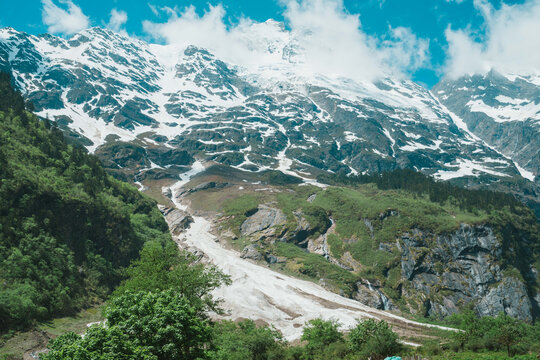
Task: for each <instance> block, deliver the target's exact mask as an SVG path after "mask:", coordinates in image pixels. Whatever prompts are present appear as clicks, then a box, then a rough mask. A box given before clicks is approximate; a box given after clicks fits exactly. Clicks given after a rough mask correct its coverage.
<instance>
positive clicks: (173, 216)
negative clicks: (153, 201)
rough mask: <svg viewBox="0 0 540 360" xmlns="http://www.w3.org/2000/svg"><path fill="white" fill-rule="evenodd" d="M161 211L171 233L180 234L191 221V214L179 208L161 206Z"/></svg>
mask: <svg viewBox="0 0 540 360" xmlns="http://www.w3.org/2000/svg"><path fill="white" fill-rule="evenodd" d="M161 212H162V213H163V216H165V220H166V221H167V224H168V225H169V230H170V231H171V233H172V234H173V235H180V234H181V233H182V232H183V231H184V230H186V229H187V228H189V226H190V225H191V223H192V222H193V218H192V217H191V215H189V214H188V213H187V212H185V211H182V210H179V209H174V208H163V209H162V210H161Z"/></svg>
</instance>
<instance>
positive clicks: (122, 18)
mask: <svg viewBox="0 0 540 360" xmlns="http://www.w3.org/2000/svg"><path fill="white" fill-rule="evenodd" d="M127 19H128V16H127V13H126V12H125V11H122V10H120V11H118V10H116V9H112V10H111V17H110V19H109V23H108V24H107V27H108V28H109V29H111V30H112V31H114V32H117V33H123V34H125V33H126V31H125V30H124V28H123V27H124V25H125V23H126V22H127Z"/></svg>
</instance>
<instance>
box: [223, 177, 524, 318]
mask: <svg viewBox="0 0 540 360" xmlns="http://www.w3.org/2000/svg"><path fill="white" fill-rule="evenodd" d="M275 189H277V190H279V192H265V191H258V192H255V191H248V192H247V194H246V192H245V191H244V192H243V193H242V194H241V195H240V194H238V195H239V196H236V197H234V198H229V199H228V200H227V202H226V203H224V205H223V209H222V212H223V213H224V214H225V215H228V216H231V218H230V219H229V220H228V226H229V227H230V228H231V229H232V230H233V231H235V232H236V233H237V234H238V233H239V228H240V226H241V224H242V222H243V221H245V219H246V212H248V211H249V210H252V209H254V208H256V207H257V206H258V205H259V204H261V203H264V204H268V205H269V206H274V207H277V208H279V209H281V210H282V211H283V212H284V214H285V215H286V216H287V219H288V221H287V224H286V225H285V227H286V228H288V229H289V230H290V231H294V229H295V228H296V227H297V222H296V218H295V216H294V215H293V212H296V211H298V210H300V211H301V212H302V215H303V217H304V218H305V219H306V220H307V221H308V222H309V223H310V225H311V227H312V228H315V229H316V231H315V232H314V233H313V234H312V235H311V237H312V238H316V237H317V236H319V235H320V234H321V233H323V232H324V230H325V229H327V228H328V227H329V226H330V224H329V222H328V219H329V218H330V217H331V218H332V219H333V220H334V222H335V225H336V227H335V233H333V234H328V235H327V242H328V245H329V250H330V253H331V255H332V256H333V257H334V258H336V259H338V260H340V259H341V258H342V257H343V256H344V254H345V253H347V252H348V253H350V254H351V256H352V258H353V259H354V260H355V261H357V262H358V264H359V268H360V269H361V270H360V273H353V272H348V271H346V270H344V269H342V268H340V267H339V266H336V265H335V264H332V263H331V262H329V261H327V260H326V259H324V258H323V257H322V256H320V255H317V254H308V253H307V252H306V251H305V250H303V249H301V248H299V247H297V246H296V245H295V244H293V243H290V244H284V243H276V244H274V245H269V244H265V243H263V244H260V245H261V246H263V247H267V248H269V250H270V251H272V252H273V253H274V254H275V255H279V256H284V257H286V258H287V259H288V260H287V264H286V265H285V266H281V269H278V270H281V271H287V272H289V273H291V274H294V275H296V276H300V277H307V278H309V279H312V280H314V281H319V280H320V279H324V281H325V282H326V283H327V284H330V285H331V286H332V287H335V288H336V289H341V290H343V291H344V293H345V294H349V293H351V291H350V289H351V284H352V283H353V279H356V278H357V277H362V278H366V279H369V280H372V279H373V280H378V281H379V283H380V284H381V286H382V287H383V288H384V291H385V293H386V294H387V295H388V296H389V297H391V298H392V299H393V301H394V303H395V304H396V305H398V306H399V307H400V308H403V309H406V308H407V306H406V304H405V303H403V301H404V300H403V299H400V295H399V291H398V290H397V289H398V287H399V285H400V284H401V283H402V278H401V266H400V258H401V256H400V252H401V251H400V249H399V244H400V242H401V237H402V236H403V234H404V233H406V232H411V230H412V229H420V230H421V231H423V233H424V236H425V239H424V240H426V242H427V244H426V248H425V251H428V250H429V248H430V247H431V246H432V244H431V241H434V239H435V238H436V235H438V234H441V233H446V232H453V231H455V230H457V229H458V228H459V226H460V224H462V223H467V224H471V225H475V224H482V223H490V224H495V228H496V226H497V225H496V224H499V225H501V224H502V225H501V226H504V224H508V223H509V222H512V224H514V223H516V224H517V225H518V226H520V225H519V217H518V219H516V220H515V221H514V220H513V219H514V218H516V217H517V215H515V214H513V213H511V211H510V210H509V209H507V208H503V209H497V210H492V211H491V212H486V211H479V210H471V211H467V210H463V209H460V208H459V207H458V206H457V205H456V203H455V201H454V202H452V201H448V202H446V203H444V204H439V203H435V202H431V201H430V200H429V198H428V197H427V196H423V195H416V194H413V193H410V192H408V191H405V190H380V189H378V188H377V187H376V186H375V185H373V184H364V185H356V186H353V187H328V188H326V189H321V188H318V187H314V186H297V185H288V186H281V187H275ZM313 194H316V197H315V200H314V201H313V202H312V203H310V202H308V201H307V199H308V198H309V197H310V196H311V195H313ZM390 211H392V212H393V214H392V215H390ZM366 222H369V223H370V224H371V226H372V229H370V228H369V227H368V225H367V224H366ZM527 224H529V222H527V221H524V224H523V226H521V227H522V228H526V226H527ZM430 234H431V236H430ZM246 243H249V240H248V239H238V240H235V241H234V242H233V246H234V247H235V248H238V249H239V250H241V248H242V247H243V246H244V245H245V244H246ZM440 266H443V264H440ZM277 267H278V268H279V267H280V266H277ZM401 305H402V306H401Z"/></svg>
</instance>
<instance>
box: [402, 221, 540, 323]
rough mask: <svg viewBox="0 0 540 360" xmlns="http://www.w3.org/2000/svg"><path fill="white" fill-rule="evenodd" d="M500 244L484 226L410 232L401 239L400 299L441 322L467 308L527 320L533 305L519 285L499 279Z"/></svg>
mask: <svg viewBox="0 0 540 360" xmlns="http://www.w3.org/2000/svg"><path fill="white" fill-rule="evenodd" d="M501 255H502V244H501V242H500V240H499V239H498V238H497V237H496V236H495V234H494V232H493V230H492V229H491V228H490V227H489V226H485V225H477V226H470V225H465V224H462V225H461V227H460V228H459V229H458V230H457V231H455V232H453V233H448V234H444V235H437V236H434V235H433V234H430V233H425V232H422V231H420V230H418V229H415V230H413V231H411V232H408V233H405V234H404V235H403V237H402V251H401V274H402V278H403V279H404V280H408V281H406V282H405V283H404V284H406V285H405V288H404V289H403V296H404V297H406V298H408V299H415V298H416V299H418V300H420V301H421V302H422V305H423V309H424V312H425V313H424V314H423V315H430V316H435V317H444V316H448V315H451V314H453V313H456V312H458V311H459V309H462V308H463V307H465V306H467V305H469V304H472V305H473V306H474V307H475V309H476V312H477V313H478V314H479V315H482V316H484V315H490V316H496V315H497V314H498V313H499V312H501V311H503V312H505V313H507V314H508V315H510V316H513V317H515V318H518V319H521V320H525V321H532V319H533V301H534V299H532V298H531V297H530V296H529V294H528V291H527V287H526V286H525V284H524V283H523V281H521V280H519V279H517V278H515V277H512V276H507V275H505V274H503V271H502V269H501V267H500V266H499V263H500V261H497V260H500V259H501Z"/></svg>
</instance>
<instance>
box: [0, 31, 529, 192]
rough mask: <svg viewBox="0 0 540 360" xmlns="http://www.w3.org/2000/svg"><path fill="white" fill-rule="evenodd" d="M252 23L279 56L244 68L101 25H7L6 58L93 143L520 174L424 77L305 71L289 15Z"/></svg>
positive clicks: (55, 114)
mask: <svg viewBox="0 0 540 360" xmlns="http://www.w3.org/2000/svg"><path fill="white" fill-rule="evenodd" d="M249 26H253V29H254V31H260V32H261V33H264V34H265V37H264V36H262V35H260V34H255V35H253V38H252V40H253V42H252V44H251V46H253V47H258V48H261V49H264V51H265V52H266V54H268V56H271V57H272V56H273V57H277V58H279V59H281V60H279V61H278V63H279V64H281V65H276V64H277V63H273V62H265V61H264V59H263V60H262V62H261V64H260V66H255V67H248V68H246V67H245V66H238V65H237V64H234V63H230V62H227V61H224V60H222V59H219V58H218V57H216V56H215V55H213V54H212V52H210V51H208V50H206V49H202V48H200V47H196V46H184V47H178V46H177V47H175V46H172V45H149V44H147V43H144V42H142V41H140V40H136V39H131V38H127V37H125V36H123V35H119V34H115V33H113V32H111V31H109V30H103V29H100V28H92V29H88V30H84V31H82V32H80V33H79V34H76V35H74V36H73V37H72V38H71V39H69V40H64V39H61V38H57V37H53V36H50V35H42V36H37V37H36V36H29V35H26V34H24V33H17V32H15V31H14V30H9V29H3V31H2V32H1V34H3V35H2V36H0V65H1V66H2V67H3V68H5V69H7V70H8V71H10V72H11V73H12V74H13V75H14V77H15V79H16V81H17V83H18V84H19V86H20V88H21V89H22V90H23V91H24V92H25V96H26V97H27V98H28V99H29V100H31V101H33V102H34V104H35V107H36V109H37V111H38V112H39V114H40V115H41V116H44V117H49V118H50V119H53V120H56V121H57V122H58V123H59V125H61V126H62V127H64V128H65V129H67V130H69V131H70V132H71V133H72V134H73V136H77V137H79V138H80V139H82V141H84V142H85V144H86V145H87V147H88V149H90V150H91V151H96V150H99V148H100V147H102V146H107V145H108V144H111V143H113V142H115V141H123V142H132V143H135V144H137V146H141V145H142V146H149V147H160V148H163V149H171V148H175V149H182V150H187V151H188V152H189V153H190V154H191V155H193V156H198V157H206V158H208V159H211V160H214V161H217V162H221V163H224V164H228V165H231V166H234V167H237V168H239V169H243V170H246V171H262V170H265V169H272V168H274V169H280V170H282V171H284V172H286V173H292V174H296V175H297V176H300V177H306V176H307V177H309V176H313V175H314V174H316V173H317V172H320V171H321V170H324V171H333V172H339V171H342V172H345V173H349V174H356V173H365V172H378V171H384V170H390V169H393V168H396V167H410V168H415V169H417V170H420V171H423V172H424V173H427V174H431V175H434V176H436V177H438V178H440V179H456V178H460V177H465V178H467V179H471V180H470V181H471V184H474V183H480V182H482V183H486V182H487V183H491V182H493V181H498V179H504V180H507V179H512V178H513V177H519V171H518V169H517V168H516V166H514V164H513V162H512V160H510V159H509V158H508V157H507V156H503V155H501V154H499V152H498V151H497V150H496V149H494V148H492V147H491V146H490V145H489V144H486V143H485V142H483V141H482V140H480V139H478V138H477V137H475V136H472V135H471V134H472V133H469V132H468V130H467V131H465V130H464V127H463V126H458V125H460V124H461V123H460V119H459V117H458V116H456V115H455V114H452V113H450V112H449V111H448V110H447V109H446V107H445V106H444V105H443V104H441V103H440V102H439V100H438V99H436V98H435V97H434V96H433V95H432V93H431V92H430V91H428V90H426V89H425V88H423V87H422V86H420V85H418V84H416V83H414V82H412V81H408V80H401V79H393V78H384V79H381V80H379V81H377V82H375V83H373V82H369V81H354V80H352V79H349V78H343V77H336V76H334V77H330V76H326V75H322V74H320V73H312V72H309V71H307V70H306V68H305V67H299V68H298V69H297V68H295V66H293V65H291V63H290V62H287V61H283V60H282V59H283V57H286V56H288V55H286V53H287V51H288V50H287V46H289V45H291V44H293V43H294V41H293V40H291V39H290V38H289V37H290V34H289V33H287V32H285V31H284V30H283V27H282V24H279V23H276V22H266V23H262V24H255V25H249ZM268 29H270V30H268ZM8 34H9V35H8ZM14 37H16V38H17V39H18V40H17V41H14V40H13V38H14ZM261 39H263V40H261ZM293 48H294V49H291V51H298V48H296V47H293ZM269 64H270V65H269ZM436 95H439V94H438V93H436ZM439 99H441V97H440V96H439ZM512 99H516V97H512ZM497 101H510V100H508V99H506V98H501V97H499V98H498V100H497ZM512 101H514V100H512ZM510 105H512V106H514V105H515V104H513V103H511V104H510ZM518 105H521V104H518ZM458 115H459V114H458ZM472 131H474V130H472ZM170 165H172V164H166V163H163V164H162V165H161V166H170ZM485 179H491V180H485Z"/></svg>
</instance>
